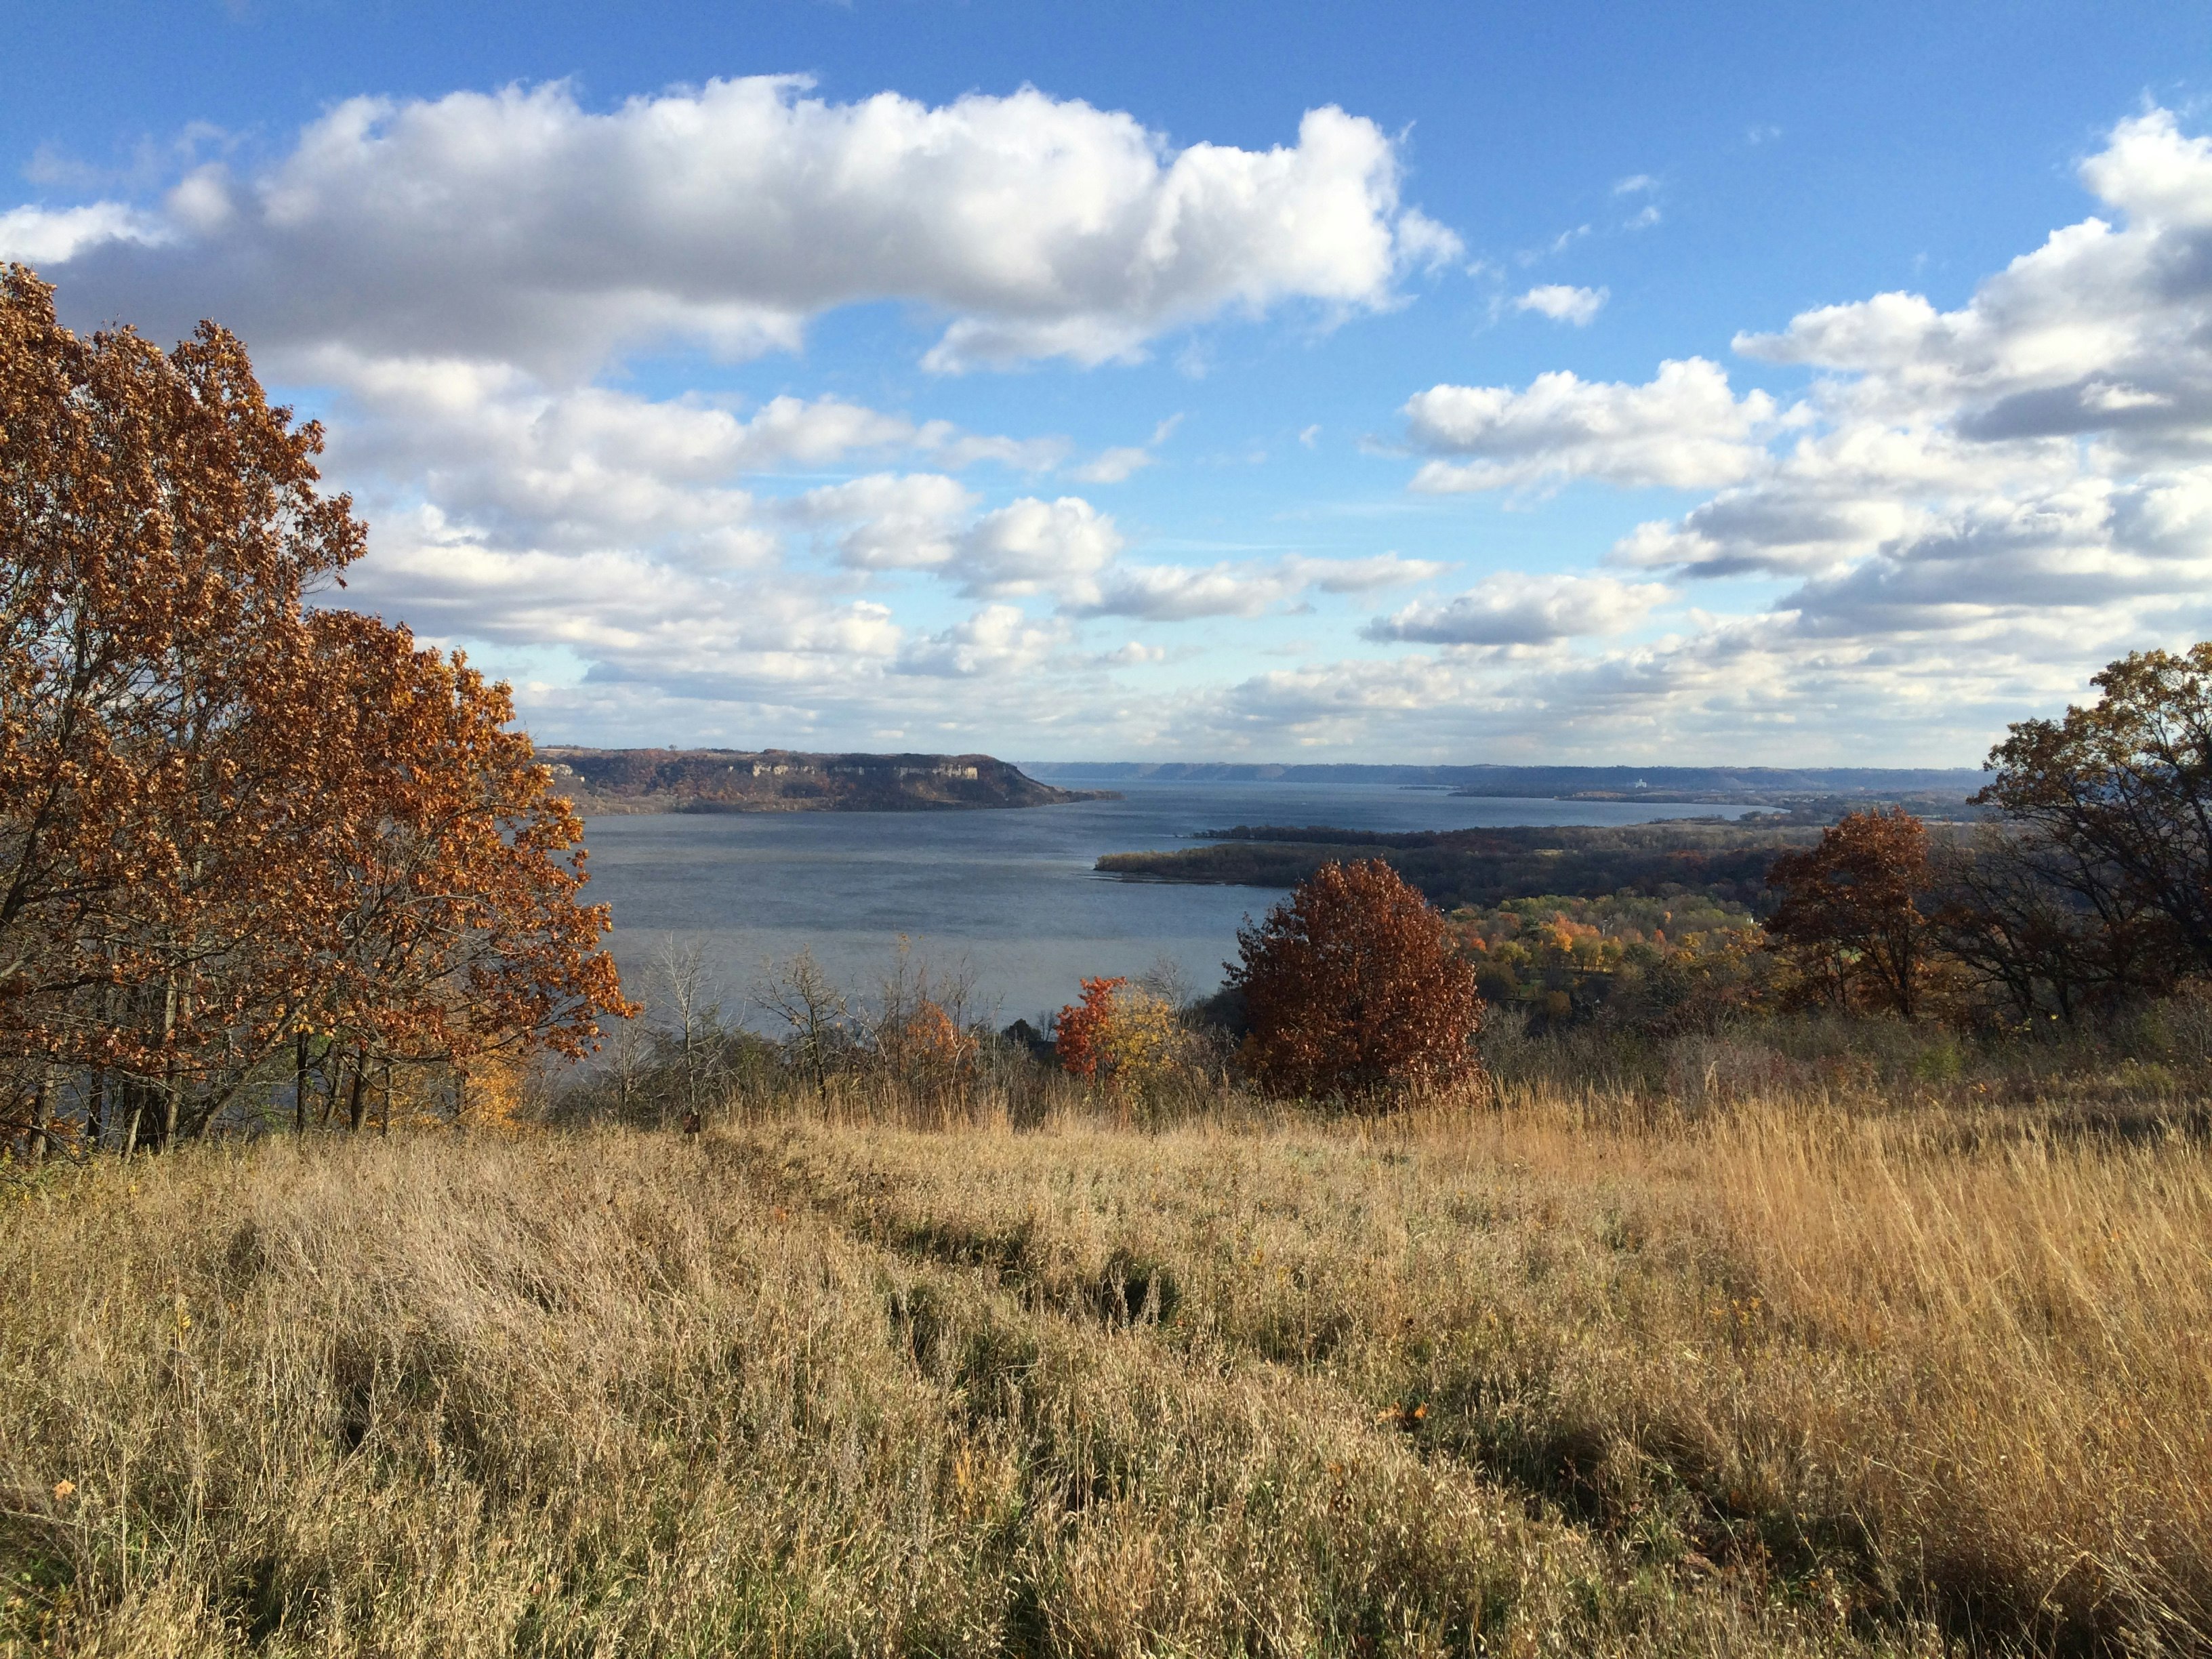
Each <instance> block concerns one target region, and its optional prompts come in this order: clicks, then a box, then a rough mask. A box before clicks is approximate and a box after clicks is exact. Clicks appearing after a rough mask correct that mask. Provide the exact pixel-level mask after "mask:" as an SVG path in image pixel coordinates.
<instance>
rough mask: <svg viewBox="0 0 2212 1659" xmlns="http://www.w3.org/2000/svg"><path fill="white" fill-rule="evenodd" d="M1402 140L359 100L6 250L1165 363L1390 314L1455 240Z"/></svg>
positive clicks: (199, 300) (282, 308)
mask: <svg viewBox="0 0 2212 1659" xmlns="http://www.w3.org/2000/svg"><path fill="white" fill-rule="evenodd" d="M1400 184H1401V162H1400V159H1399V155H1398V152H1397V149H1396V147H1395V144H1394V143H1393V142H1392V140H1391V139H1390V138H1389V137H1388V136H1386V135H1385V134H1384V133H1383V131H1382V130H1381V129H1380V128H1379V127H1377V126H1376V125H1375V124H1374V123H1373V122H1371V121H1369V120H1367V119H1364V118H1361V117H1358V116H1355V115H1351V114H1347V113H1346V112H1344V111H1342V110H1340V109H1336V108H1334V107H1328V108H1321V109H1316V110H1312V111H1310V112H1307V114H1306V115H1305V117H1304V119H1303V120H1302V121H1301V122H1300V123H1299V126H1298V131H1297V142H1296V143H1291V144H1287V145H1281V146H1278V147H1276V148H1274V149H1267V150H1248V149H1238V148H1237V147H1235V146H1231V145H1222V144H1212V143H1194V144H1189V145H1186V146H1183V147H1182V148H1180V149H1178V148H1175V147H1173V146H1171V145H1170V144H1169V143H1167V142H1166V140H1165V139H1164V137H1162V136H1161V135H1159V134H1158V133H1156V132H1153V131H1149V130H1148V129H1146V127H1145V126H1144V125H1142V124H1141V123H1139V121H1137V120H1136V119H1135V118H1133V117H1132V116H1129V115H1127V114H1125V113H1121V112H1115V111H1109V110H1101V109H1097V108H1095V107H1093V106H1091V105H1089V104H1086V103H1083V102H1081V101H1079V100H1061V99H1054V98H1050V97H1048V96H1047V95H1045V94H1042V93H1040V92H1037V91H1035V90H1034V89H1030V88H1024V89H1023V90H1022V91H1020V92H1018V93H1015V94H1011V95H1009V96H1006V97H986V96H982V95H980V94H971V95H969V96H967V97H963V98H961V99H959V100H956V101H954V102H952V103H950V104H946V105H941V106H929V105H926V104H922V103H920V102H918V101H916V100H913V99H909V98H903V97H900V96H898V95H896V94H890V93H884V94H879V95H878V96H876V97H872V98H868V99H865V100H860V101H859V102H855V103H836V102H832V101H829V100H823V99H821V98H817V97H815V96H812V95H811V93H810V88H809V83H808V82H806V81H805V79H803V78H799V77H791V76H761V77H751V78H747V79H741V80H729V81H713V82H708V83H707V84H706V85H705V86H703V87H702V88H697V89H696V90H676V91H671V92H667V93H664V94H660V95H659V96H655V97H647V98H636V99H632V100H629V101H627V102H625V103H624V104H623V105H621V106H619V107H617V108H616V109H613V110H610V111H605V112H595V111H592V110H588V109H586V108H585V107H584V106H581V105H580V103H579V102H578V101H577V100H576V97H575V95H574V91H573V89H572V88H569V87H568V85H566V84H563V83H556V84H552V85H544V86H538V87H532V88H525V87H510V88H506V89H505V90H503V91H500V92H496V93H490V94H483V93H471V92H459V93H453V94H447V96H444V97H441V98H435V99H414V100H400V99H389V98H356V99H351V100H347V101H345V102H343V103H342V104H339V105H337V106H335V107H333V108H332V109H331V110H330V111H328V112H326V113H325V114H324V115H323V116H322V117H321V118H319V119H318V120H317V121H315V122H313V123H312V124H311V125H308V126H307V128H306V129H305V130H304V131H301V134H300V136H299V138H298V141H297V143H295V145H294V147H293V148H292V149H291V151H290V152H289V154H288V155H284V156H283V157H282V158H281V159H280V160H278V161H276V162H275V163H274V164H273V165H272V166H270V167H267V168H266V169H264V170H263V171H260V172H258V173H249V174H246V175H244V176H236V175H234V174H233V173H230V172H228V171H226V170H225V167H224V166H223V164H221V163H210V164H209V165H208V166H206V167H201V168H199V169H198V170H197V171H196V172H194V173H191V175H189V176H188V178H187V179H185V181H184V182H183V183H182V184H180V185H179V187H178V188H177V189H176V190H175V191H173V192H172V193H171V196H170V197H169V198H168V199H167V201H166V202H165V203H164V204H162V207H161V210H160V211H159V212H158V213H151V214H149V213H146V212H143V211H140V210H137V209H135V208H132V207H130V206H127V205H125V204H118V203H112V202H111V203H100V204H93V205H90V206H87V207H82V208H78V209H73V210H66V211H64V212H60V213H52V212H47V211H46V210H40V209H18V210H15V213H13V214H10V215H9V216H7V217H6V219H5V220H4V221H0V225H4V227H5V234H6V235H7V236H8V238H9V246H19V247H21V248H22V249H23V250H25V251H26V252H32V253H35V255H36V256H37V257H38V258H40V261H41V262H42V263H43V264H45V265H46V267H47V268H48V269H47V273H46V274H47V275H48V276H67V278H68V291H69V295H70V301H71V303H72V304H73V305H76V306H77V307H89V308H90V310H91V311H93V312H94V313H98V314H100V315H110V314H124V315H130V316H132V317H135V318H137V319H141V321H142V323H143V325H147V326H148V327H149V328H150V329H154V330H157V331H170V332H181V331H183V330H184V329H185V328H188V327H189V326H190V325H191V322H192V321H193V320H195V319H197V317H199V316H201V315H216V316H221V317H223V318H225V319H228V320H229V321H230V322H231V323H232V325H234V326H235V327H238V328H239V329H240V331H242V332H244V333H246V335H247V336H248V337H250V338H252V339H253V340H254V341H255V342H256V343H257V345H258V346H259V347H261V348H263V349H270V350H283V349H292V348H305V347H312V346H326V345H331V344H337V345H342V346H343V347H344V348H346V349H349V350H352V351H354V352H356V353H357V354H359V355H362V356H370V357H386V356H439V357H443V356H463V357H474V358H482V359H492V360H496V361H501V362H513V363H518V364H521V365H525V366H526V367H529V368H532V369H534V370H536V371H538V372H539V373H541V374H575V373H579V372H582V371H587V370H589V369H591V368H594V367H596V366H597V365H599V363H601V362H605V360H606V359H607V358H608V357H609V356H610V355H611V354H612V353H614V352H616V351H617V350H619V349H623V347H625V346H628V345H633V344H637V343H648V342H653V341H657V340H664V339H671V338H673V339H681V340H689V341H698V342H703V343H707V344H708V345H710V346H712V347H713V348H714V349H717V350H719V351H720V352H722V353H725V354H726V355H730V356H749V355H752V354H756V353H758V352H761V351H765V350H770V349H788V348H790V347H793V346H794V345H796V344H797V343H799V338H800V337H801V334H802V331H803V330H804V328H805V324H806V322H807V320H808V319H811V318H812V317H814V316H817V315H818V314H820V313H822V312H823V311H825V310H828V309H830V308H832V307H836V306H840V305H846V304H851V303H855V302H860V301H875V300H886V299H892V300H903V301H913V302H916V303H919V304H921V305H925V306H927V307H933V308H934V309H935V310H937V311H938V312H939V313H941V314H944V315H946V316H948V317H949V318H950V319H951V320H950V322H949V324H948V325H947V326H946V327H945V331H943V333H942V335H941V336H940V337H939V340H938V342H937V343H936V345H935V346H934V347H933V348H932V349H931V350H930V351H929V353H928V356H927V360H926V361H927V362H928V363H929V364H930V365H931V366H933V367H934V368H940V369H945V370H959V369H964V368H975V367H977V366H980V365H984V364H990V363H1004V362H1019V361H1024V360H1028V359H1035V358H1040V357H1066V358H1070V359H1073V360H1074V361H1076V362H1083V363H1098V362H1106V361H1108V360H1109V359H1115V358H1128V357H1133V356H1139V355H1140V354H1141V353H1142V352H1143V351H1144V349H1146V345H1147V343H1149V342H1150V341H1152V339H1154V338H1156V337H1158V336H1159V335H1160V334H1162V333H1164V332H1166V331H1171V330H1174V329H1176V328H1180V327H1182V326H1185V325H1189V324H1193V323H1196V322H1201V321H1204V320H1206V319H1211V318H1214V317H1218V316H1221V315H1223V314H1225V313H1246V314H1256V313H1262V312H1265V311H1267V310H1270V309H1272V308H1273V307H1278V306H1280V305H1283V304H1285V303H1293V302H1297V303H1306V304H1310V305H1314V306H1318V307H1322V308H1324V309H1325V310H1328V311H1331V312H1339V311H1358V310H1373V309H1376V308H1379V307H1387V306H1389V305H1391V304H1393V303H1395V299H1396V284H1397V283H1398V281H1399V279H1400V277H1401V276H1402V275H1403V274H1404V273H1406V272H1407V270H1412V269H1414V268H1417V267H1424V266H1428V265H1432V264H1437V263H1440V262H1446V261H1448V260H1449V258H1452V257H1454V256H1455V254H1456V252H1457V251H1458V242H1457V239H1456V238H1455V237H1454V236H1453V235H1452V234H1451V233H1450V232H1449V231H1448V230H1446V229H1444V228H1443V227H1441V226H1439V225H1437V224H1436V223H1434V222H1432V221H1430V220H1428V219H1426V218H1425V217H1424V216H1422V215H1421V214H1420V213H1419V211H1418V210H1415V209H1413V208H1411V207H1409V206H1407V204H1404V203H1403V202H1402V201H1401V196H1400Z"/></svg>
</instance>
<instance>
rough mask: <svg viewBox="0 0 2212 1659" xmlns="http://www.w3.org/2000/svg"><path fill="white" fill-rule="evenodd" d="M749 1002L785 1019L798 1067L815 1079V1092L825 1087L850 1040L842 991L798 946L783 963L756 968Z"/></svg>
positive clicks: (810, 954)
mask: <svg viewBox="0 0 2212 1659" xmlns="http://www.w3.org/2000/svg"><path fill="white" fill-rule="evenodd" d="M752 1000H753V1003H754V1005H755V1006H757V1007H758V1008H760V1009H761V1010H762V1011H763V1012H765V1013H770V1014H774V1015H775V1017H776V1018H778V1019H780V1020H781V1021H782V1022H783V1023H784V1025H785V1027H786V1030H787V1036H786V1039H785V1040H786V1042H787V1044H788V1045H789V1047H790V1048H791V1049H792V1051H793V1059H794V1060H797V1062H798V1064H799V1069H800V1070H801V1071H802V1072H804V1073H806V1075H808V1076H809V1077H811V1078H812V1079H814V1091H815V1092H816V1093H817V1094H818V1095H826V1094H827V1093H828V1092H829V1068H830V1066H832V1065H833V1064H835V1063H836V1060H837V1057H838V1055H839V1054H840V1053H841V1052H842V1050H843V1049H844V1048H845V1047H846V1046H847V1044H848V1042H849V1041H850V1040H851V1031H850V1029H849V1027H848V1024H847V1020H848V1015H849V1013H850V1003H849V1000H848V998H847V996H846V994H845V992H844V990H843V988H842V987H840V986H839V985H838V984H837V982H836V981H835V980H833V979H831V978H830V977H829V972H828V970H827V969H824V968H823V966H822V964H821V963H818V962H817V961H816V960H815V959H814V953H813V952H812V951H809V950H806V949H804V948H801V950H800V951H799V953H798V955H796V956H794V957H790V958H789V959H788V960H787V961H784V962H781V963H779V962H775V961H774V960H770V961H769V962H765V963H763V964H762V966H761V971H760V974H759V975H758V976H757V978H755V980H754V981H753V985H752Z"/></svg>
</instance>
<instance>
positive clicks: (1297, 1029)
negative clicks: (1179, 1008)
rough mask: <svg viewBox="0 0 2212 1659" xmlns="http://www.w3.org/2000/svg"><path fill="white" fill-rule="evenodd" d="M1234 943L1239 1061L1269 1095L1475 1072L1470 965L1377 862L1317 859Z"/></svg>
mask: <svg viewBox="0 0 2212 1659" xmlns="http://www.w3.org/2000/svg"><path fill="white" fill-rule="evenodd" d="M1237 948H1238V953H1239V959H1238V961H1237V962H1235V963H1231V964H1228V968H1229V976H1228V984H1229V986H1230V987H1231V989H1233V990H1236V991H1238V992H1241V993H1242V994H1243V998H1244V1005H1245V1009H1246V1012H1247V1016H1248V1018H1249V1027H1250V1029H1249V1035H1248V1036H1246V1038H1245V1040H1244V1044H1243V1050H1242V1052H1241V1056H1240V1057H1241V1059H1242V1061H1243V1066H1244V1067H1245V1069H1246V1070H1247V1071H1248V1072H1249V1073H1251V1075H1252V1076H1253V1077H1254V1078H1255V1079H1256V1080H1257V1081H1258V1082H1259V1083H1260V1085H1261V1087H1263V1088H1265V1089H1267V1091H1269V1092H1271V1093H1274V1094H1282V1095H1307V1096H1319V1097H1332V1098H1338V1099H1344V1100H1350V1101H1357V1102H1372V1101H1376V1100H1378V1099H1381V1098H1383V1097H1388V1096H1389V1095H1391V1094H1394V1093H1397V1092H1400V1091H1405V1090H1407V1089H1416V1088H1437V1087H1443V1086H1445V1085H1450V1084H1453V1083H1456V1082H1460V1081H1462V1080H1464V1079H1468V1078H1469V1077H1472V1076H1474V1075H1476V1074H1477V1073H1479V1072H1480V1060H1478V1058H1477V1056H1476V1054H1475V1051H1474V1046H1473V1043H1474V1036H1475V1034H1476V1032H1477V1031H1478V1030H1480V1027H1481V1024H1482V998H1481V996H1480V994H1479V993H1478V992H1477V991H1476V989H1475V984H1474V969H1473V968H1472V967H1471V966H1469V965H1468V963H1467V962H1466V961H1464V960H1463V959H1462V957H1460V956H1459V955H1458V953H1457V952H1456V951H1454V949H1453V948H1452V944H1451V939H1450V936H1449V932H1448V930H1447V928H1446V926H1445V923H1444V919H1443V915H1441V914H1439V913H1438V912H1437V909H1436V908H1435V907H1434V906H1432V905H1431V904H1430V903H1429V902H1428V901H1427V900H1426V899H1425V898H1423V897H1422V896H1421V895H1420V893H1419V891H1417V890H1415V889H1413V888H1412V887H1409V886H1407V884H1406V883H1405V882H1404V881H1403V880H1401V878H1399V876H1398V873H1397V872H1395V870H1393V869H1391V867H1390V866H1389V865H1388V864H1386V863H1384V862H1383V860H1380V859H1371V860H1367V861H1365V862H1364V863H1356V864H1348V865H1347V864H1325V865H1323V866H1322V867H1321V868H1320V869H1319V870H1316V872H1314V873H1313V875H1312V876H1310V878H1307V879H1306V880H1305V881H1304V882H1302V883H1300V884H1298V886H1297V887H1296V888H1294V889H1293V890H1291V895H1290V896H1289V897H1288V898H1286V899H1285V900H1284V901H1283V902H1281V903H1280V904H1278V905H1276V906H1275V907H1274V908H1273V909H1272V910H1270V911H1269V912H1268V913H1267V916H1266V917H1265V918H1264V919H1263V920H1261V921H1260V922H1258V923H1256V924H1249V925H1247V926H1246V927H1243V928H1240V929H1239V930H1238V932H1237Z"/></svg>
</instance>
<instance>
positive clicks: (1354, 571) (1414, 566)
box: [1284, 553, 1444, 593]
mask: <svg viewBox="0 0 2212 1659" xmlns="http://www.w3.org/2000/svg"><path fill="white" fill-rule="evenodd" d="M1284 565H1285V568H1287V569H1290V570H1291V571H1294V572H1296V573H1297V576H1298V578H1299V580H1301V581H1303V582H1304V583H1305V584H1306V585H1307V586H1311V587H1317V588H1319V589H1320V590H1321V591H1322V592H1324V593H1372V592H1375V591H1376V590H1377V589H1378V588H1384V587H1408V586H1412V585H1413V583H1415V582H1425V581H1431V580H1434V579H1435V578H1437V577H1438V576H1441V575H1443V573H1444V567H1443V565H1441V564H1439V563H1437V562H1436V561H1435V560H1433V559H1408V558H1406V557H1404V556H1401V555H1399V554H1396V553H1378V554H1376V555H1375V556H1373V557H1372V558H1366V559H1307V558H1291V559H1286V560H1285V561H1284Z"/></svg>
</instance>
